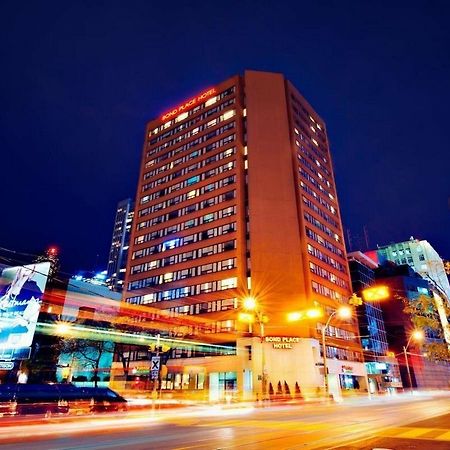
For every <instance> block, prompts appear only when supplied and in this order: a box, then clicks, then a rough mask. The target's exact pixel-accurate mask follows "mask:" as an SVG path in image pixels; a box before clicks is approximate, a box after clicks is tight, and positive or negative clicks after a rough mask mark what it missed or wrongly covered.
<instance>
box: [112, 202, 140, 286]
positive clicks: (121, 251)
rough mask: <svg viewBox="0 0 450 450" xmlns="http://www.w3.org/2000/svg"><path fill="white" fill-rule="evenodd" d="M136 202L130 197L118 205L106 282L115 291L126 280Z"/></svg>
mask: <svg viewBox="0 0 450 450" xmlns="http://www.w3.org/2000/svg"><path fill="white" fill-rule="evenodd" d="M133 216H134V204H133V201H132V200H131V199H129V198H127V199H126V200H122V201H120V202H119V203H118V205H117V211H116V217H115V220H114V229H113V235H112V240H111V249H110V251H109V260H108V268H107V278H106V283H107V285H108V286H109V288H110V289H111V290H113V291H117V292H121V291H122V288H123V283H124V280H125V272H126V265H127V259H128V248H129V245H130V232H131V227H132V224H133Z"/></svg>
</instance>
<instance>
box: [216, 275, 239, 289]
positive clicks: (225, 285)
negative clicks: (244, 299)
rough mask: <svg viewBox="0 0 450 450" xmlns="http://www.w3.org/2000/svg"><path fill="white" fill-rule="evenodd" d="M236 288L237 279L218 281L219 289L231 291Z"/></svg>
mask: <svg viewBox="0 0 450 450" xmlns="http://www.w3.org/2000/svg"><path fill="white" fill-rule="evenodd" d="M236 286H237V278H236V277H233V278H226V279H225V280H222V281H220V289H222V290H223V289H232V288H235V287H236Z"/></svg>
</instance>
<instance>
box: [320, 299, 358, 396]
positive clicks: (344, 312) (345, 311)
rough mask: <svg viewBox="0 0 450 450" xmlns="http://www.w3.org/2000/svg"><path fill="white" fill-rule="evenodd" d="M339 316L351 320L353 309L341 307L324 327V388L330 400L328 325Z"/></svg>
mask: <svg viewBox="0 0 450 450" xmlns="http://www.w3.org/2000/svg"><path fill="white" fill-rule="evenodd" d="M335 315H338V316H339V317H340V318H341V319H349V318H350V317H351V316H352V309H351V308H350V307H349V306H341V307H340V308H338V309H336V310H335V311H333V312H332V313H331V315H330V317H328V320H327V322H326V323H325V326H323V327H322V349H323V380H324V387H325V396H326V398H327V399H328V398H329V385H328V373H327V372H328V369H327V348H326V342H325V337H326V330H327V328H328V325H330V322H331V319H332V318H333V317H334V316H335Z"/></svg>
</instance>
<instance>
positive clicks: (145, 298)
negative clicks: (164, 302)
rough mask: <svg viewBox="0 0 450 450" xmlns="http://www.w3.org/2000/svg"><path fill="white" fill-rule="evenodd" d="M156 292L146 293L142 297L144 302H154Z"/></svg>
mask: <svg viewBox="0 0 450 450" xmlns="http://www.w3.org/2000/svg"><path fill="white" fill-rule="evenodd" d="M155 300H156V299H155V294H146V295H144V296H143V297H142V303H143V304H145V303H153V302H154V301H155Z"/></svg>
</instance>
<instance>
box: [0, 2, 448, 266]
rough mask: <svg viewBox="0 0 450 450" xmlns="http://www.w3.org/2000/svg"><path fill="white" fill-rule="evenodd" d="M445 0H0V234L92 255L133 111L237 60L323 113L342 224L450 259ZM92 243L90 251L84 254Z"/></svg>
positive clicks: (130, 165)
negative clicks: (281, 79)
mask: <svg viewBox="0 0 450 450" xmlns="http://www.w3.org/2000/svg"><path fill="white" fill-rule="evenodd" d="M449 12H450V2H447V1H445V0H444V1H441V2H435V1H423V2H414V1H408V2H398V1H396V2H391V1H389V2H382V1H378V2H369V1H367V2H366V1H356V0H355V1H349V2H347V1H327V2H325V1H323V2H311V1H309V2H302V1H292V2H287V1H260V2H256V1H245V0H244V1H242V0H241V1H226V2H213V1H209V2H206V1H204V2H199V1H171V2H156V1H154V2H152V1H150V0H146V1H128V2H125V1H123V2H117V1H112V0H110V1H104V2H102V1H94V0H90V1H76V2H65V1H58V2H46V1H41V2H36V1H33V2H31V1H21V2H18V1H2V2H1V4H0V57H1V59H0V61H1V63H0V64H1V69H0V106H1V110H0V150H1V164H0V169H1V170H0V174H1V175H0V181H1V185H2V208H1V214H0V218H1V220H0V247H6V248H9V249H13V250H17V251H22V252H30V253H35V252H39V251H41V250H42V249H44V248H46V247H47V246H48V245H50V244H56V245H58V246H59V247H60V251H61V258H62V265H63V269H65V270H66V271H69V272H72V271H76V270H78V269H92V268H94V266H96V267H101V266H104V267H106V263H107V257H108V250H109V245H110V240H111V233H112V226H113V218H114V214H115V207H116V203H117V202H118V201H119V200H121V199H123V198H126V197H129V196H131V197H134V195H135V186H136V182H137V176H138V169H139V163H140V157H141V149H142V142H143V136H144V128H145V123H146V121H147V120H149V119H151V118H152V117H154V116H156V115H158V114H160V113H161V112H164V111H165V110H166V109H167V108H168V107H170V106H172V105H175V104H177V103H178V102H180V101H182V100H183V99H185V98H187V97H189V96H191V95H193V94H196V93H197V92H199V91H201V90H203V89H204V88H205V87H209V86H211V85H214V84H215V83H217V82H220V81H222V80H223V79H225V78H227V77H229V76H231V75H233V74H235V73H242V72H243V71H244V70H245V69H246V68H248V69H257V70H267V71H274V72H283V73H285V74H286V76H287V77H288V78H289V79H290V80H291V81H292V82H293V83H294V84H295V85H296V86H297V87H298V89H299V90H300V91H301V92H302V93H303V95H304V96H305V97H306V98H307V99H308V100H309V101H310V103H311V104H312V105H313V107H314V108H315V109H316V110H317V112H318V113H319V114H320V115H321V116H322V117H323V118H324V120H325V121H326V123H327V127H328V133H329V138H330V141H331V145H332V152H333V159H334V165H335V170H336V176H337V183H338V193H339V199H340V203H341V211H342V215H343V220H344V226H345V227H346V228H350V229H351V230H352V233H353V235H354V236H357V235H358V234H361V229H362V227H363V225H366V227H367V230H368V232H369V238H370V244H371V246H372V247H374V246H375V245H376V244H384V243H388V242H391V241H399V240H403V239H408V238H409V237H410V236H411V235H414V236H415V237H418V238H422V239H427V240H428V241H430V242H431V244H432V245H433V246H434V247H435V248H436V249H437V250H438V251H439V252H440V253H441V255H442V256H444V257H446V258H450V242H449V230H450V213H449V196H450V177H449V167H450V152H449V142H450V125H449V105H450V90H449V84H450V32H449ZM97 255H98V256H97Z"/></svg>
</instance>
